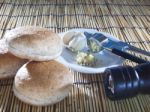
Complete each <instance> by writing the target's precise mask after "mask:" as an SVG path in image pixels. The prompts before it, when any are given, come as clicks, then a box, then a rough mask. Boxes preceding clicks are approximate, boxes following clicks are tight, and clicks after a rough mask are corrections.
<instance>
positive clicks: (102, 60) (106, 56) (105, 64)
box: [56, 29, 124, 74]
mask: <svg viewBox="0 0 150 112" xmlns="http://www.w3.org/2000/svg"><path fill="white" fill-rule="evenodd" d="M70 31H75V32H85V31H86V32H89V33H101V34H103V35H105V36H106V37H108V38H111V39H113V40H114V41H119V40H118V39H116V38H115V37H113V36H112V35H110V34H108V33H104V32H98V31H96V30H93V29H72V30H69V31H67V32H70ZM67 32H63V33H60V34H59V36H60V37H61V38H62V37H63V36H64V35H65V34H66V33H67ZM94 56H95V57H96V59H97V63H96V66H94V67H88V66H81V65H78V64H77V63H76V60H75V57H76V54H75V53H73V52H71V51H70V50H68V49H66V48H64V49H63V52H62V54H61V56H59V57H58V58H57V59H56V60H57V61H59V62H60V63H62V64H64V65H66V66H67V67H69V68H71V69H73V70H75V71H77V72H81V73H89V74H92V73H103V72H104V70H105V69H106V68H109V67H114V66H118V65H121V64H122V63H123V61H124V59H123V58H121V57H120V56H117V55H115V54H113V53H111V52H109V51H107V50H103V51H101V52H99V53H96V54H94Z"/></svg>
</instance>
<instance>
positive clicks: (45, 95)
mask: <svg viewBox="0 0 150 112" xmlns="http://www.w3.org/2000/svg"><path fill="white" fill-rule="evenodd" d="M72 84H73V75H72V74H71V72H70V71H69V69H68V68H66V67H65V66H64V65H62V64H60V63H59V62H57V61H54V60H51V61H46V62H35V61H32V62H29V63H27V64H25V65H23V66H22V67H21V68H20V69H19V71H18V72H17V74H16V77H15V80H14V84H13V91H14V94H15V96H16V97H17V98H19V99H20V100H21V101H23V102H25V103H27V104H31V105H36V106H45V105H50V104H54V103H57V102H59V101H61V100H62V99H64V98H65V97H66V96H67V95H68V94H69V91H70V90H71V88H72Z"/></svg>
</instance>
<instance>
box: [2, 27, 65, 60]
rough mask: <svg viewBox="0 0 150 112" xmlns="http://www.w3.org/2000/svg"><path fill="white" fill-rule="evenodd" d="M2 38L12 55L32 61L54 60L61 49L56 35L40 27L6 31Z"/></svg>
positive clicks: (60, 43) (60, 41)
mask: <svg viewBox="0 0 150 112" xmlns="http://www.w3.org/2000/svg"><path fill="white" fill-rule="evenodd" d="M4 38H5V39H6V42H7V44H8V50H9V51H10V52H11V53H12V54H13V55H15V56H17V57H20V58H23V59H29V60H33V61H48V60H51V59H55V58H56V57H58V56H59V55H60V54H61V52H62V48H63V47H62V46H63V44H62V40H61V38H60V37H59V36H58V35H57V34H56V33H54V32H53V31H51V30H48V29H46V28H41V27H35V26H24V27H18V28H15V29H12V30H10V31H8V32H7V33H6V34H5V36H4Z"/></svg>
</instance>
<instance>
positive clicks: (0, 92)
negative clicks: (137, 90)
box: [0, 0, 150, 112]
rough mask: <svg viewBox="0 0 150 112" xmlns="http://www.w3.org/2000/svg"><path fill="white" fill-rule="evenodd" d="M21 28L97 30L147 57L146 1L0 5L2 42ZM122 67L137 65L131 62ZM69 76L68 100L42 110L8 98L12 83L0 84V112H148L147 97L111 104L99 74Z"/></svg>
mask: <svg viewBox="0 0 150 112" xmlns="http://www.w3.org/2000/svg"><path fill="white" fill-rule="evenodd" d="M24 25H35V26H43V27H46V28H49V29H52V30H53V31H55V32H62V31H67V30H68V29H73V28H89V29H96V30H98V31H104V32H107V33H110V34H112V35H114V36H116V37H117V38H119V39H120V40H122V41H125V42H128V43H129V44H131V45H134V46H136V47H139V48H141V49H144V50H147V51H150V35H149V34H150V1H149V0H147V1H146V0H145V1H144V0H1V1H0V38H3V36H4V34H5V32H6V31H8V30H10V29H13V28H15V27H18V26H24ZM141 57H143V58H145V59H148V57H144V56H141ZM125 64H128V65H131V66H133V65H135V64H134V63H132V62H130V61H126V62H125ZM72 72H73V73H74V82H75V84H74V85H73V88H72V90H71V92H70V93H69V96H68V97H66V98H65V99H64V100H63V101H61V102H59V103H57V104H54V105H51V106H46V107H36V106H31V105H28V104H25V103H23V102H21V101H20V100H18V99H17V98H16V97H15V96H14V94H13V92H12V83H13V79H9V80H4V81H0V112H149V111H150V96H149V95H138V96H136V97H134V98H131V99H126V100H120V101H110V100H109V99H108V98H107V97H106V96H105V92H104V87H103V84H102V83H101V80H102V78H101V75H103V74H89V75H87V74H81V73H77V72H74V71H72Z"/></svg>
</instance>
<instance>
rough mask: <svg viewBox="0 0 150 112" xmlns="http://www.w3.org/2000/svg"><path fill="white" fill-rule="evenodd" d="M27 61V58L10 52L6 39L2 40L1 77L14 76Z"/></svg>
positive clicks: (0, 42)
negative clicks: (21, 57)
mask: <svg viewBox="0 0 150 112" xmlns="http://www.w3.org/2000/svg"><path fill="white" fill-rule="evenodd" d="M26 62H27V60H24V59H20V58H18V57H16V56H14V55H12V54H10V53H8V50H7V47H6V45H5V40H0V79H8V78H13V77H14V76H15V75H16V73H17V71H18V69H19V68H20V67H21V66H22V65H23V64H25V63H26Z"/></svg>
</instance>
